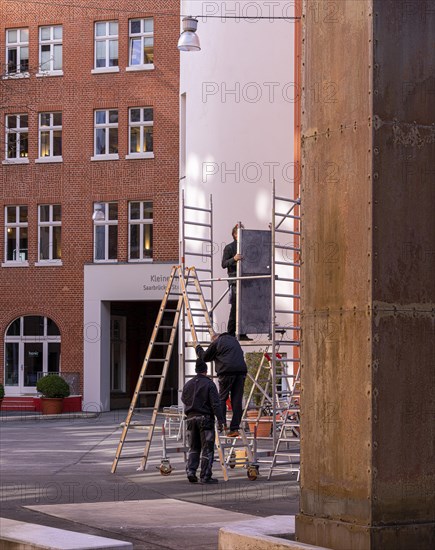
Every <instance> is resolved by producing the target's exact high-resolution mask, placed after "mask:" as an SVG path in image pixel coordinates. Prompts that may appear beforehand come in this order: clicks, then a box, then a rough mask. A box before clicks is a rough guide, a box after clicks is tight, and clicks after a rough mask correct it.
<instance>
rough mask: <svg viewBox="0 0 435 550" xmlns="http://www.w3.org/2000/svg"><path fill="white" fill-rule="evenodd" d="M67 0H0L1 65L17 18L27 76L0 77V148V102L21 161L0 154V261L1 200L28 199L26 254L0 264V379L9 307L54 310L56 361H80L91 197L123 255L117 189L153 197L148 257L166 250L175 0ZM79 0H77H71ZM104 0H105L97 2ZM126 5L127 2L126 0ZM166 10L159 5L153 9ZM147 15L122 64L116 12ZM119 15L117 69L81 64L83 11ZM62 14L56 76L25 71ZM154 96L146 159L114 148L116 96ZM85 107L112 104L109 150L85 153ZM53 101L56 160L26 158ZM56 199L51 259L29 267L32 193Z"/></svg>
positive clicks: (172, 217) (172, 200)
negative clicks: (132, 68) (25, 128)
mask: <svg viewBox="0 0 435 550" xmlns="http://www.w3.org/2000/svg"><path fill="white" fill-rule="evenodd" d="M69 3H70V2H68V1H65V2H63V1H62V0H55V1H54V2H53V4H56V5H42V4H41V3H32V2H31V1H29V2H7V3H6V2H1V3H0V60H1V63H2V65H1V66H2V72H3V73H4V61H5V59H6V53H5V34H6V33H5V29H7V28H20V27H28V28H29V43H30V44H29V48H30V50H29V65H30V73H31V76H30V78H26V79H13V80H12V79H8V80H3V81H0V107H1V111H2V112H1V117H0V158H1V160H3V159H4V149H5V147H4V139H5V136H4V123H5V114H8V113H28V115H29V159H30V163H29V164H28V165H8V166H4V165H3V166H2V165H0V233H1V237H0V259H1V261H4V256H5V251H4V206H5V205H18V204H19V205H28V207H29V264H30V267H27V268H0V349H1V353H0V380H3V363H4V353H3V349H4V346H3V336H4V332H5V330H6V328H7V325H8V324H9V323H10V322H11V321H12V320H13V319H15V318H16V317H18V316H21V315H30V314H38V315H46V316H48V317H51V318H52V319H53V320H54V321H56V322H57V324H58V325H59V328H60V330H61V337H62V370H64V371H70V372H82V369H83V264H84V263H87V262H92V260H93V223H92V220H91V216H92V212H93V202H94V201H109V200H113V201H118V208H119V222H118V261H120V262H124V261H127V253H128V251H127V246H128V244H127V243H128V225H127V204H128V201H129V200H152V201H153V203H154V260H155V261H172V260H176V259H177V258H178V125H179V119H178V117H179V114H178V91H179V54H178V51H177V49H176V45H177V39H178V35H179V28H180V18H179V16H178V15H177V13H178V6H177V3H176V2H172V1H171V2H168V1H164V0H146V1H145V0H138V1H135V2H130V1H127V0H119V1H118V2H116V3H115V2H113V1H110V2H109V1H99V0H97V1H93V2H86V4H88V5H89V6H94V8H90V7H86V8H83V9H80V8H77V7H69V6H68V4H69ZM74 4H75V5H79V4H80V2H75V3H74ZM109 6H111V7H113V6H116V7H117V8H116V9H115V10H108V9H107V7H109ZM133 10H136V11H133ZM165 14H166V15H165ZM145 16H154V64H155V69H154V70H152V71H139V72H126V71H125V68H126V66H128V20H129V19H131V18H136V17H145ZM115 19H116V20H118V22H119V67H120V72H119V73H110V74H91V70H92V69H93V63H94V22H95V21H104V20H115ZM50 24H62V25H63V71H64V76H61V77H44V78H36V77H35V73H36V72H37V69H38V48H39V40H38V27H39V26H41V25H50ZM134 106H140V107H145V106H151V107H153V108H154V154H155V158H154V159H141V160H125V155H126V154H128V150H127V149H128V108H129V107H134ZM97 108H116V109H118V111H119V130H118V140H119V156H120V160H118V161H99V162H91V160H90V158H91V156H92V155H93V135H94V118H93V112H94V109H97ZM54 110H61V111H62V113H63V135H62V138H63V151H62V156H63V163H61V164H35V163H34V159H35V158H37V156H38V112H41V111H54ZM47 203H50V204H58V203H60V204H61V205H62V262H63V266H62V267H36V266H34V263H35V262H36V261H37V254H38V219H37V205H38V204H47Z"/></svg>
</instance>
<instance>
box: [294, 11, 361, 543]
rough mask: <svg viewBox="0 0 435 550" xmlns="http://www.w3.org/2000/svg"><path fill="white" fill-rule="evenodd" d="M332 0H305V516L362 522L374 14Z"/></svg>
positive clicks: (303, 442) (313, 539)
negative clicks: (371, 61) (371, 39)
mask: <svg viewBox="0 0 435 550" xmlns="http://www.w3.org/2000/svg"><path fill="white" fill-rule="evenodd" d="M332 4H333V5H332ZM332 4H331V3H326V2H324V3H322V2H320V3H316V6H315V5H314V3H312V2H306V3H305V33H304V40H305V41H304V45H303V50H304V55H303V60H304V63H305V65H304V67H303V71H302V72H303V87H304V92H303V100H302V135H303V142H302V165H303V177H302V197H303V199H302V208H303V242H302V250H303V272H302V292H301V294H302V310H303V316H302V327H303V345H302V365H303V367H302V393H303V394H302V403H303V409H302V429H301V433H302V444H301V452H302V457H301V459H302V478H301V513H302V514H303V516H305V517H322V518H332V519H335V520H337V521H340V520H342V521H343V520H344V521H349V522H350V521H353V522H358V523H360V524H367V523H368V522H369V520H370V492H371V475H370V471H369V470H368V468H367V464H368V463H369V462H370V455H371V451H370V441H371V418H370V410H371V398H370V389H371V372H370V368H369V367H370V355H371V349H370V342H369V341H368V335H369V333H370V326H371V320H370V317H369V305H370V299H371V288H370V269H369V266H368V259H369V254H370V252H371V218H370V202H371V186H370V178H369V176H370V173H371V154H370V150H369V149H370V140H371V132H372V128H371V125H370V119H369V116H370V73H369V70H368V66H369V64H370V56H369V39H370V28H371V20H370V16H369V2H366V1H352V2H346V1H344V2H342V1H340V2H335V3H332ZM331 6H332V8H333V14H332V12H331ZM315 10H317V11H315ZM362 45H364V47H362ZM298 524H299V525H302V524H304V525H305V523H304V522H303V520H302V519H300V521H299V522H297V526H296V529H297V534H298V529H299V528H298ZM306 533H307V531H306V530H305V528H304V530H303V534H304V536H305V535H306ZM313 536H314V537H315V534H314V533H313ZM301 540H302V541H303V542H310V543H313V544H315V543H316V540H315V538H313V537H311V538H308V539H301ZM318 544H320V541H319V542H318ZM320 545H322V544H320Z"/></svg>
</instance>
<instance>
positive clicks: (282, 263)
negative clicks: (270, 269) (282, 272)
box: [275, 260, 301, 281]
mask: <svg viewBox="0 0 435 550" xmlns="http://www.w3.org/2000/svg"><path fill="white" fill-rule="evenodd" d="M275 263H276V264H277V265H286V266H289V267H301V264H300V263H299V264H295V263H293V262H279V261H278V260H275ZM279 280H281V281H282V280H283V279H281V278H278V281H279Z"/></svg>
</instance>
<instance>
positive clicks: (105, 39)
mask: <svg viewBox="0 0 435 550" xmlns="http://www.w3.org/2000/svg"><path fill="white" fill-rule="evenodd" d="M101 23H104V24H105V25H106V34H104V35H102V36H97V25H98V24H100V25H101ZM110 23H116V24H117V25H118V31H117V33H116V34H110ZM114 40H116V41H117V42H118V65H113V66H110V65H109V60H110V57H109V51H110V50H109V43H110V42H111V41H114ZM97 42H105V43H106V59H105V65H104V67H97ZM118 72H119V21H117V20H116V19H113V20H111V21H95V23H94V68H93V69H92V71H91V73H92V74H99V73H118Z"/></svg>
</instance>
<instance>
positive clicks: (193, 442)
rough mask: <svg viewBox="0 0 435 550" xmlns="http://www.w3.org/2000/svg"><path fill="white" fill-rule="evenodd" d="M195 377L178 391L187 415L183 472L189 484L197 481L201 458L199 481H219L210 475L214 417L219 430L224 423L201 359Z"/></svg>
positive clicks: (218, 403)
mask: <svg viewBox="0 0 435 550" xmlns="http://www.w3.org/2000/svg"><path fill="white" fill-rule="evenodd" d="M195 371H196V373H197V374H196V376H195V377H194V378H192V379H191V380H189V381H188V382H187V383H186V384H185V386H184V388H183V392H182V394H181V401H182V402H183V403H184V411H185V413H186V415H187V422H186V435H187V441H188V444H189V453H188V456H187V464H186V472H187V479H188V480H189V481H190V483H197V482H198V478H197V476H196V470H197V469H198V466H199V464H200V458H201V473H200V482H201V483H218V480H217V479H215V478H213V477H212V468H213V459H214V440H215V431H214V423H215V416H216V418H217V420H218V423H219V430H220V431H221V430H222V429H223V427H224V424H225V417H224V416H222V408H221V404H220V400H219V395H218V391H217V388H216V386H215V384H214V382H213V381H212V380H210V378H208V377H207V365H206V363H205V362H204V361H202V360H201V359H198V360H197V361H196V367H195Z"/></svg>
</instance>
